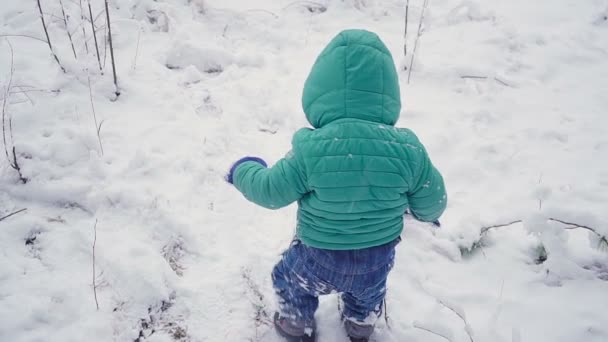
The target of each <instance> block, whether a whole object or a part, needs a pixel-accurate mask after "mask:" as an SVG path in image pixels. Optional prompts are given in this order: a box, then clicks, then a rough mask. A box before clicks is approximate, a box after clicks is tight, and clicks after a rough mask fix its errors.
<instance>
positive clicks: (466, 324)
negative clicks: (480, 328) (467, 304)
mask: <svg viewBox="0 0 608 342" xmlns="http://www.w3.org/2000/svg"><path fill="white" fill-rule="evenodd" d="M435 299H437V301H438V302H439V304H441V305H443V306H444V307H446V308H448V309H449V310H450V311H452V312H453V313H455V314H456V316H458V317H460V319H461V320H462V322H463V323H464V331H465V332H466V333H467V335H468V336H469V340H470V341H471V342H475V340H473V332H472V331H471V326H470V325H469V322H467V318H466V317H465V316H464V315H463V313H461V312H459V311H458V310H456V309H454V308H453V307H451V306H450V305H448V304H446V303H445V302H444V301H442V300H441V299H438V298H435Z"/></svg>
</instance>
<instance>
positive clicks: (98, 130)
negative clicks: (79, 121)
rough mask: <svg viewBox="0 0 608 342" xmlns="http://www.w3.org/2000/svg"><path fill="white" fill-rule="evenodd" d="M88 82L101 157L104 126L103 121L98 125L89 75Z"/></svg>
mask: <svg viewBox="0 0 608 342" xmlns="http://www.w3.org/2000/svg"><path fill="white" fill-rule="evenodd" d="M87 81H88V84H89V99H90V100H91V111H92V113H93V120H94V122H95V132H96V133H97V141H98V142H99V151H100V152H101V155H102V156H103V145H102V144H101V135H100V132H101V125H103V120H102V121H101V123H100V124H97V114H96V113H95V104H94V102H93V90H92V88H91V77H89V75H88V74H87Z"/></svg>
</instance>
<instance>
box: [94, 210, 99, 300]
mask: <svg viewBox="0 0 608 342" xmlns="http://www.w3.org/2000/svg"><path fill="white" fill-rule="evenodd" d="M96 243H97V219H95V225H94V226H93V296H94V297H95V306H96V307H97V310H98V311H99V301H98V300H97V272H96V271H95V244H96Z"/></svg>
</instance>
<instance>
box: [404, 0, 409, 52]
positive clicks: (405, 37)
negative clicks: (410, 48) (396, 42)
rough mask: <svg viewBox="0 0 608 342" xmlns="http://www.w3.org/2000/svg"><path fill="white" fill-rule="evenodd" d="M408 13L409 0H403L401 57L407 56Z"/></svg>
mask: <svg viewBox="0 0 608 342" xmlns="http://www.w3.org/2000/svg"><path fill="white" fill-rule="evenodd" d="M409 13H410V0H407V1H406V2H405V29H404V31H403V58H406V57H407V21H408V18H409Z"/></svg>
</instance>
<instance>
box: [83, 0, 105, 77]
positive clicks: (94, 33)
mask: <svg viewBox="0 0 608 342" xmlns="http://www.w3.org/2000/svg"><path fill="white" fill-rule="evenodd" d="M88 5H89V16H90V17H91V30H92V31H93V38H94V39H95V53H96V54H97V63H98V64H99V71H100V72H101V74H102V75H103V69H102V67H101V58H100V57H99V44H97V33H96V32H95V24H94V20H93V10H91V0H89V1H88ZM85 42H86V40H85Z"/></svg>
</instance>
